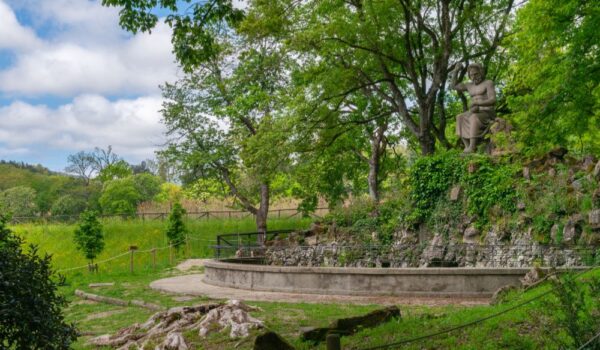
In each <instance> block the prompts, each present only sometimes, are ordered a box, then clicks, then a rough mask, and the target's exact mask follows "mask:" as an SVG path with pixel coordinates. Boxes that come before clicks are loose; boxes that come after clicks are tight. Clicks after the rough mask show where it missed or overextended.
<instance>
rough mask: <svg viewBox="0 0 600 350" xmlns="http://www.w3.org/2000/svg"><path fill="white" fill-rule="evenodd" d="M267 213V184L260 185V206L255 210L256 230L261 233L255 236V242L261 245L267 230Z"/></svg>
mask: <svg viewBox="0 0 600 350" xmlns="http://www.w3.org/2000/svg"><path fill="white" fill-rule="evenodd" d="M268 214H269V185H268V184H265V183H263V184H261V185H260V206H259V207H258V210H257V212H256V231H258V232H260V233H261V234H259V235H258V237H257V243H258V244H259V245H263V244H264V242H265V236H266V235H265V233H266V232H267V215H268Z"/></svg>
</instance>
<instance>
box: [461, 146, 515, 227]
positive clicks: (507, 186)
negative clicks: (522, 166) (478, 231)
mask: <svg viewBox="0 0 600 350" xmlns="http://www.w3.org/2000/svg"><path fill="white" fill-rule="evenodd" d="M471 164H472V166H475V168H476V170H475V171H474V172H472V173H467V174H465V175H464V177H463V182H464V184H465V195H466V197H467V198H468V203H467V211H468V213H469V214H470V215H476V216H477V217H478V219H479V222H480V223H484V222H487V220H488V219H489V215H490V211H491V209H492V208H494V207H497V208H499V209H500V210H503V211H504V212H505V213H512V212H514V211H515V209H516V201H517V192H516V190H515V184H516V182H517V180H516V179H515V173H516V168H515V166H513V165H511V164H501V163H493V162H492V160H491V159H490V158H489V157H478V158H475V159H473V160H472V161H471Z"/></svg>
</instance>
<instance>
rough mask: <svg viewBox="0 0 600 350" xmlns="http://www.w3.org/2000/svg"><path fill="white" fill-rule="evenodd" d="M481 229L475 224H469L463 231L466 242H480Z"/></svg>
mask: <svg viewBox="0 0 600 350" xmlns="http://www.w3.org/2000/svg"><path fill="white" fill-rule="evenodd" d="M479 233H480V232H479V230H478V229H476V228H475V227H474V226H469V227H467V229H466V230H465V232H464V233H463V242H464V243H477V242H479Z"/></svg>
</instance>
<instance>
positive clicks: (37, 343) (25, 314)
mask: <svg viewBox="0 0 600 350" xmlns="http://www.w3.org/2000/svg"><path fill="white" fill-rule="evenodd" d="M7 221H8V220H7V218H6V217H5V216H3V215H2V214H0V347H1V348H3V349H69V348H70V344H71V343H72V342H73V341H75V339H76V338H77V332H76V330H75V327H74V326H73V325H71V324H67V323H66V322H65V320H64V317H63V315H62V311H61V308H62V307H63V306H65V305H66V304H67V301H66V300H65V298H64V297H61V296H59V295H58V294H57V293H56V292H57V283H56V282H54V281H53V280H52V279H51V277H52V276H53V271H52V269H51V258H50V256H49V255H45V256H44V257H39V256H38V252H37V249H36V247H35V246H31V247H30V249H29V251H28V252H23V250H22V246H23V240H22V239H21V238H19V237H16V236H14V235H13V234H12V232H11V231H10V230H9V229H8V228H7V227H6V225H7Z"/></svg>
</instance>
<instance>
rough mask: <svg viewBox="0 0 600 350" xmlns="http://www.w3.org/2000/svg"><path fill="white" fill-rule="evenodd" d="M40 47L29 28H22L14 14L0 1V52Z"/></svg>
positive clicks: (38, 41) (39, 42)
mask: <svg viewBox="0 0 600 350" xmlns="http://www.w3.org/2000/svg"><path fill="white" fill-rule="evenodd" d="M40 45H41V41H40V40H39V39H38V38H37V36H36V35H35V32H34V31H33V30H31V29H30V28H27V27H24V26H22V25H21V24H20V23H19V22H18V21H17V17H16V16H15V14H14V12H13V11H12V10H11V9H10V7H8V5H6V4H5V3H4V2H3V1H2V0H0V50H1V49H8V50H17V51H22V50H28V49H31V48H36V47H39V46H40Z"/></svg>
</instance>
